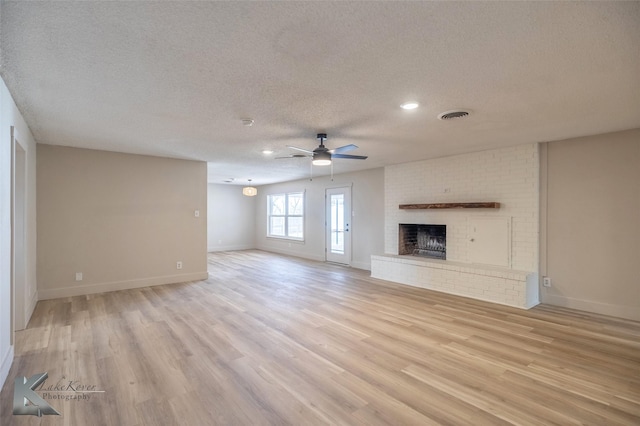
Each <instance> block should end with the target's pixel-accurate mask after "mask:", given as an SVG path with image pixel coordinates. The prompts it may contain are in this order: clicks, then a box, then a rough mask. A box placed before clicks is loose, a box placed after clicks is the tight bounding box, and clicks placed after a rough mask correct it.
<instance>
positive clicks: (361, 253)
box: [255, 168, 384, 270]
mask: <svg viewBox="0 0 640 426" xmlns="http://www.w3.org/2000/svg"><path fill="white" fill-rule="evenodd" d="M344 186H352V191H351V198H352V211H353V214H354V215H353V220H352V224H351V232H352V235H351V238H352V262H351V265H352V266H353V267H356V268H360V269H367V270H370V269H371V255H372V254H381V253H382V252H383V249H384V239H383V235H384V234H383V232H384V169H380V168H379V169H371V170H365V171H362V172H357V173H345V174H340V175H335V176H334V177H333V181H332V180H331V178H330V177H328V176H323V177H317V178H313V180H312V181H310V180H309V179H305V180H298V181H293V182H286V183H279V184H273V185H265V186H261V187H259V188H258V195H257V196H256V197H255V198H257V200H256V202H257V204H256V209H255V215H256V220H257V222H256V247H257V248H259V249H261V250H267V251H272V252H276V253H283V254H288V255H291V256H299V257H304V258H307V259H313V260H318V261H324V260H325V251H324V250H325V227H324V220H325V204H324V196H325V190H326V189H327V188H336V187H344ZM294 191H305V199H306V203H305V208H306V215H305V241H304V242H297V241H290V240H280V239H276V238H267V237H266V235H267V195H268V194H281V193H284V192H294Z"/></svg>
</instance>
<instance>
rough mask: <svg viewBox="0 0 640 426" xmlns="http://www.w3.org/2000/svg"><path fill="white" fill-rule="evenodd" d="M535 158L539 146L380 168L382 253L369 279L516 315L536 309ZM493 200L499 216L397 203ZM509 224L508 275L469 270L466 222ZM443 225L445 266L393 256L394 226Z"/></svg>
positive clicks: (494, 270) (493, 212)
mask: <svg viewBox="0 0 640 426" xmlns="http://www.w3.org/2000/svg"><path fill="white" fill-rule="evenodd" d="M539 170H540V165H539V154H538V145H537V144H527V145H519V146H514V147H510V148H501V149H496V150H491V151H483V152H478V153H472V154H464V155H457V156H452V157H446V158H438V159H434V160H425V161H418V162H414V163H405V164H399V165H394V166H388V167H385V253H386V254H387V255H386V256H372V262H371V263H372V264H371V267H372V270H371V275H372V276H373V277H376V278H381V279H386V280H390V281H396V282H400V283H403V284H408V285H413V286H417V287H423V288H429V289H433V290H438V291H443V292H447V293H452V294H458V295H462V296H468V297H473V298H476V299H482V300H488V301H493V302H497V303H502V304H506V305H511V306H517V307H521V308H530V307H532V306H534V305H536V304H537V303H538V245H539V227H538V226H539V225H538V224H539V217H538V216H539V206H538V202H539V184H538V182H539ZM482 201H497V202H499V203H500V204H501V206H500V209H497V210H488V209H486V210H485V209H451V210H449V209H446V210H400V209H399V208H398V205H400V204H424V203H447V202H449V203H453V202H482ZM479 216H503V217H509V218H511V256H510V258H511V265H510V267H509V268H495V267H491V266H482V265H471V264H470V260H469V258H468V254H467V245H468V244H469V230H468V222H469V219H470V218H474V217H479ZM400 223H421V224H441V225H447V261H443V262H441V261H430V260H425V259H421V258H411V257H408V256H400V257H399V256H397V254H398V224H400Z"/></svg>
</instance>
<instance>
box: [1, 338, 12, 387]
mask: <svg viewBox="0 0 640 426" xmlns="http://www.w3.org/2000/svg"><path fill="white" fill-rule="evenodd" d="M12 364H13V346H9V349H8V350H7V353H5V354H4V356H3V357H2V362H0V389H2V388H3V387H4V382H5V380H7V376H8V375H9V370H11V365H12Z"/></svg>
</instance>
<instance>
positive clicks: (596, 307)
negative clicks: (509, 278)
mask: <svg viewBox="0 0 640 426" xmlns="http://www.w3.org/2000/svg"><path fill="white" fill-rule="evenodd" d="M542 302H543V303H548V304H549V305H556V306H562V307H564V308H571V309H578V310H580V311H587V312H593V313H596V314H601V315H609V316H612V317H618V318H625V319H630V320H634V321H640V307H638V306H627V305H612V304H609V303H601V302H594V301H591V300H583V299H576V298H573V297H566V296H561V295H555V294H543V296H542Z"/></svg>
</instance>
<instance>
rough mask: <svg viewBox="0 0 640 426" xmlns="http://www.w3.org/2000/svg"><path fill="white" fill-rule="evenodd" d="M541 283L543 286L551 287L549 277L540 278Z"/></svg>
mask: <svg viewBox="0 0 640 426" xmlns="http://www.w3.org/2000/svg"><path fill="white" fill-rule="evenodd" d="M542 285H543V286H545V287H551V278H549V277H544V278H543V279H542Z"/></svg>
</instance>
